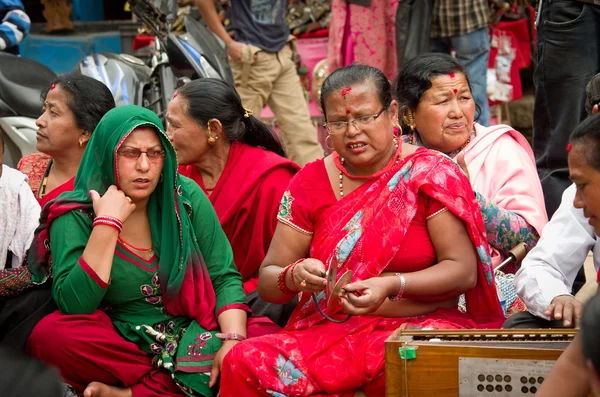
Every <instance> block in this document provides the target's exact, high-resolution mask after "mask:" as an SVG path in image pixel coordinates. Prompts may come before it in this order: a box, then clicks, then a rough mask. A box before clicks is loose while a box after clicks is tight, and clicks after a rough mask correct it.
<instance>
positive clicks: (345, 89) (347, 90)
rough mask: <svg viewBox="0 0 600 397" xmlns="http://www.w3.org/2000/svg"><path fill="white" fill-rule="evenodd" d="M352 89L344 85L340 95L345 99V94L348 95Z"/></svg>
mask: <svg viewBox="0 0 600 397" xmlns="http://www.w3.org/2000/svg"><path fill="white" fill-rule="evenodd" d="M350 91H352V87H346V88H344V89H343V90H342V96H343V97H344V99H346V95H348V94H349V93H350Z"/></svg>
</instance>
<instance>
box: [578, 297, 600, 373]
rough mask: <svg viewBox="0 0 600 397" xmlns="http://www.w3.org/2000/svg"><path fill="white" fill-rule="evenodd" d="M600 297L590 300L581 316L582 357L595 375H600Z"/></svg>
mask: <svg viewBox="0 0 600 397" xmlns="http://www.w3.org/2000/svg"><path fill="white" fill-rule="evenodd" d="M599 332H600V295H596V296H594V297H593V298H592V299H590V300H589V301H588V302H587V303H586V304H585V307H584V308H583V314H582V316H581V343H582V345H583V355H584V356H585V358H587V359H588V360H590V361H591V362H592V365H593V366H594V369H595V370H596V373H598V374H600V339H598V333H599Z"/></svg>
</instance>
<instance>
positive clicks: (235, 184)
mask: <svg viewBox="0 0 600 397" xmlns="http://www.w3.org/2000/svg"><path fill="white" fill-rule="evenodd" d="M167 121H168V128H167V133H168V134H169V137H170V139H171V141H172V142H173V145H174V146H175V148H176V150H177V159H178V161H179V164H183V166H181V167H180V169H179V171H180V173H181V174H182V175H185V176H188V177H190V178H192V179H193V180H195V181H196V183H198V185H200V187H201V188H202V189H203V190H204V192H205V193H206V194H207V196H208V197H209V199H210V202H211V203H212V205H213V207H214V208H215V212H216V213H217V216H218V217H219V222H220V223H221V227H222V228H223V230H224V231H225V234H226V235H227V238H228V239H229V242H230V244H231V246H232V248H233V254H234V259H235V264H236V265H237V267H238V270H239V271H240V273H241V274H242V279H243V281H244V290H245V291H246V294H248V301H249V304H250V307H251V309H252V313H254V315H255V316H254V317H253V318H251V319H250V321H251V322H252V323H254V322H256V321H258V322H259V323H260V322H263V325H264V326H265V327H266V328H263V330H264V332H269V330H270V332H276V331H279V330H280V327H283V326H285V324H286V322H287V320H288V319H289V316H290V314H291V313H292V310H293V308H294V305H295V303H296V302H297V300H293V301H292V302H290V303H289V304H287V305H273V304H270V303H266V302H264V301H262V300H261V299H260V298H259V297H258V294H257V293H256V286H257V284H258V268H259V267H260V264H261V263H262V262H263V260H264V259H265V255H266V252H267V250H268V249H269V245H270V244H271V238H272V237H273V233H274V232H275V226H276V225H277V211H278V208H279V201H280V200H281V197H282V196H283V192H284V191H285V188H286V187H287V185H288V184H289V182H290V180H291V179H292V176H294V174H295V173H296V172H297V171H298V169H299V167H298V166H297V165H296V164H295V163H293V162H291V161H290V160H287V159H286V158H284V157H283V156H284V151H283V148H282V146H281V144H280V143H279V141H278V140H277V138H276V137H275V135H274V134H273V133H272V132H271V130H270V129H269V128H268V127H267V126H266V125H265V124H264V123H262V122H261V121H259V120H258V119H257V118H255V117H254V116H252V114H251V113H250V112H249V111H247V110H246V109H244V107H243V106H242V102H241V100H240V97H239V95H238V94H237V92H236V91H235V90H234V89H233V88H232V87H231V86H229V85H228V84H227V83H225V82H224V81H222V80H218V79H210V78H208V79H200V80H195V81H192V82H190V83H188V84H186V85H185V86H183V87H182V88H181V89H180V90H179V91H178V92H177V94H176V95H175V97H174V98H173V100H171V103H170V104H169V109H168V114H167ZM264 316H266V317H268V318H269V319H271V320H272V321H273V322H274V323H276V324H279V325H280V327H277V326H273V323H271V321H268V320H267V319H266V318H265V317H264ZM254 329H260V328H254Z"/></svg>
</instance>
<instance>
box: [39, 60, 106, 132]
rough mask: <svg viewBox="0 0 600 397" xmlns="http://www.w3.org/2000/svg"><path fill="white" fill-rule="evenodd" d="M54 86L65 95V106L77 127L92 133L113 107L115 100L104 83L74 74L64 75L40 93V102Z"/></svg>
mask: <svg viewBox="0 0 600 397" xmlns="http://www.w3.org/2000/svg"><path fill="white" fill-rule="evenodd" d="M54 86H59V87H60V89H61V90H62V91H63V92H64V93H65V94H66V95H67V106H68V107H69V110H71V112H73V115H74V116H75V122H76V123H77V127H79V128H81V129H83V130H84V131H88V132H89V133H90V134H91V133H92V132H94V130H95V129H96V126H97V125H98V123H99V122H100V119H101V118H102V117H103V116H104V115H105V114H106V112H108V111H109V110H111V109H112V108H114V107H115V98H114V97H113V95H112V93H111V92H110V90H109V89H108V87H107V86H106V85H104V83H102V82H101V81H98V80H96V79H93V78H91V77H88V76H84V75H81V74H78V73H76V72H73V73H69V74H65V75H62V76H60V77H59V78H58V79H56V80H55V81H54V82H53V83H52V85H51V86H50V87H48V88H47V89H46V90H44V91H43V92H42V101H45V100H46V96H47V95H48V92H49V91H50V90H51V89H52V87H54Z"/></svg>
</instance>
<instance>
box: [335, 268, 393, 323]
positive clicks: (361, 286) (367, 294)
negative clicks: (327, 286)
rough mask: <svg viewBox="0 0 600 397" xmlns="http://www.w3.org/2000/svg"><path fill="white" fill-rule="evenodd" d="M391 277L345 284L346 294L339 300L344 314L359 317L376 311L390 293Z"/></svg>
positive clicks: (373, 278)
mask: <svg viewBox="0 0 600 397" xmlns="http://www.w3.org/2000/svg"><path fill="white" fill-rule="evenodd" d="M391 280H392V277H372V278H370V279H368V280H364V281H356V282H354V283H350V284H346V285H345V286H344V287H343V289H344V291H345V292H346V293H345V294H344V295H343V296H342V297H341V298H340V304H341V305H342V307H343V308H344V313H347V314H353V315H355V316H360V315H364V314H369V313H372V312H374V311H376V310H377V309H379V306H381V304H382V303H383V302H384V301H385V300H386V298H387V297H388V296H389V295H390V294H391V293H390V281H391Z"/></svg>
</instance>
